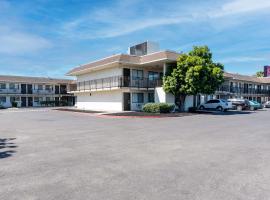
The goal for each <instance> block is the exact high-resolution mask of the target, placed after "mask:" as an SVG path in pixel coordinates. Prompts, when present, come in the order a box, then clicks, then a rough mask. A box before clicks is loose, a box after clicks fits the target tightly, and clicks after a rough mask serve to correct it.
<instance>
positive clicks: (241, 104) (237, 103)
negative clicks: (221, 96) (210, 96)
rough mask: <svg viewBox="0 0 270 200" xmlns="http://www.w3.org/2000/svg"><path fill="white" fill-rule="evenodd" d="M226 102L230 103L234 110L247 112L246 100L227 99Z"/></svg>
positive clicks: (247, 103) (247, 102) (247, 104)
mask: <svg viewBox="0 0 270 200" xmlns="http://www.w3.org/2000/svg"><path fill="white" fill-rule="evenodd" d="M228 102H231V103H232V107H233V109H235V110H239V111H241V110H249V109H250V104H249V101H248V100H247V99H228Z"/></svg>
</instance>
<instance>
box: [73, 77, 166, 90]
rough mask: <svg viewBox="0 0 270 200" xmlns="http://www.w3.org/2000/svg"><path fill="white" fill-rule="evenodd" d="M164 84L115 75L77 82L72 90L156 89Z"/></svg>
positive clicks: (159, 81) (158, 81)
mask: <svg viewBox="0 0 270 200" xmlns="http://www.w3.org/2000/svg"><path fill="white" fill-rule="evenodd" d="M161 86H162V80H161V79H156V80H151V79H148V78H137V79H132V78H131V77H126V76H113V77H108V78H101V79H95V80H90V81H81V82H77V87H76V88H75V87H72V88H71V89H70V92H73V91H74V92H80V91H96V90H106V89H108V90H109V89H114V88H134V89H135V88H138V89H154V88H156V87H161Z"/></svg>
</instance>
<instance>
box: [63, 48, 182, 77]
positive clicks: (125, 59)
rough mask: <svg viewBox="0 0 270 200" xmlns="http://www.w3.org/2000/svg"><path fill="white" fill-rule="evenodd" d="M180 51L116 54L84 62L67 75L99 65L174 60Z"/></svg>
mask: <svg viewBox="0 0 270 200" xmlns="http://www.w3.org/2000/svg"><path fill="white" fill-rule="evenodd" d="M179 55H180V53H176V52H173V51H160V52H155V53H151V54H147V55H144V56H135V55H128V54H117V55H113V56H110V57H106V58H103V59H101V60H97V61H94V62H91V63H88V64H84V65H82V66H79V67H76V68H74V69H72V70H71V71H69V72H68V73H67V75H70V76H74V75H78V74H82V73H84V72H87V71H88V70H91V69H96V68H100V67H106V66H109V65H110V64H114V63H116V64H120V63H121V64H132V65H143V64H148V63H154V62H158V61H176V59H177V58H178V57H179Z"/></svg>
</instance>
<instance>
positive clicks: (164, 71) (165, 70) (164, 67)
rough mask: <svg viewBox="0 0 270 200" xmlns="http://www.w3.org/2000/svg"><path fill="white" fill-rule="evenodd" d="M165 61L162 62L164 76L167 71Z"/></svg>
mask: <svg viewBox="0 0 270 200" xmlns="http://www.w3.org/2000/svg"><path fill="white" fill-rule="evenodd" d="M167 67H168V66H167V63H164V64H163V75H164V76H165V74H166V73H167Z"/></svg>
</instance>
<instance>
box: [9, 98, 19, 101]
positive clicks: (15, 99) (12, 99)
mask: <svg viewBox="0 0 270 200" xmlns="http://www.w3.org/2000/svg"><path fill="white" fill-rule="evenodd" d="M18 101H20V97H10V102H18Z"/></svg>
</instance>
